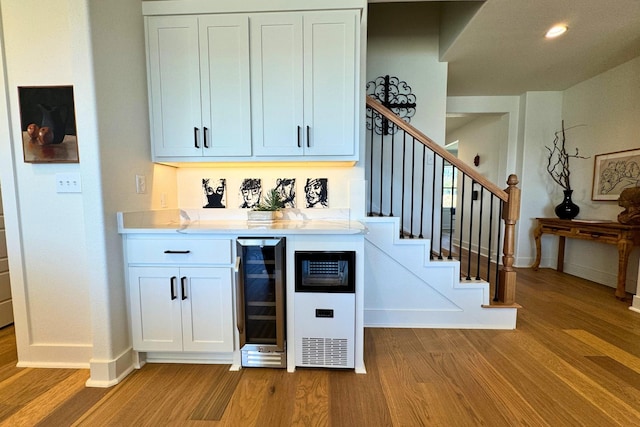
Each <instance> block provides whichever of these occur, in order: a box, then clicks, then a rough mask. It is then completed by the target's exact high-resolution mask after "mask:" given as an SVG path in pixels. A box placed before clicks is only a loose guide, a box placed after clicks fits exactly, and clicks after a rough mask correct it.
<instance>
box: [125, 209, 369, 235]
mask: <svg viewBox="0 0 640 427" xmlns="http://www.w3.org/2000/svg"><path fill="white" fill-rule="evenodd" d="M216 211H217V210H216ZM309 211H311V210H299V209H293V210H288V212H285V213H284V215H283V217H282V219H279V220H276V221H275V222H273V223H272V224H266V225H265V224H256V223H249V222H248V221H247V220H246V210H231V209H229V210H227V209H225V212H210V211H204V210H181V209H169V210H160V211H142V212H118V232H119V233H120V234H132V233H165V234H166V233H176V232H177V233H184V234H234V235H238V234H242V235H252V234H265V232H268V233H269V234H272V235H291V234H326V235H330V234H332V235H335V234H365V233H366V232H367V229H366V227H365V226H364V224H362V223H361V222H359V221H354V220H351V219H349V216H348V210H344V209H337V210H332V211H329V210H324V212H309Z"/></svg>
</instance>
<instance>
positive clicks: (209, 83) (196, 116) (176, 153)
mask: <svg viewBox="0 0 640 427" xmlns="http://www.w3.org/2000/svg"><path fill="white" fill-rule="evenodd" d="M147 43H148V62H149V64H148V73H149V88H150V93H149V98H150V109H151V137H152V144H153V153H154V159H156V160H158V159H159V160H162V158H165V157H202V156H205V157H211V156H249V155H251V135H250V107H249V99H250V98H249V97H250V93H249V30H248V17H247V16H245V15H204V16H154V17H149V18H147Z"/></svg>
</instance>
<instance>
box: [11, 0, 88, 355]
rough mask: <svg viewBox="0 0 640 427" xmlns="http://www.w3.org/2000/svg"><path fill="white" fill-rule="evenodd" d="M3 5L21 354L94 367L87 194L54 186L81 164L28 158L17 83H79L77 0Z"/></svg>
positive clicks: (14, 272)
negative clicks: (73, 10)
mask: <svg viewBox="0 0 640 427" xmlns="http://www.w3.org/2000/svg"><path fill="white" fill-rule="evenodd" d="M1 6H2V23H3V39H4V53H5V60H6V81H5V85H6V90H7V93H6V96H7V101H8V108H9V111H8V113H9V117H10V121H9V124H8V125H9V129H8V133H9V134H11V135H12V137H13V141H12V142H13V144H7V142H8V141H3V145H2V146H1V150H2V153H1V156H2V157H7V158H11V157H13V158H14V159H15V163H14V164H12V165H10V168H11V169H10V170H3V171H2V174H3V182H4V181H5V179H4V176H6V175H11V177H10V178H8V179H10V180H13V181H14V182H15V187H13V186H11V187H13V188H11V189H10V190H9V192H8V194H6V195H5V197H8V198H11V199H13V200H12V202H13V203H10V204H9V206H7V208H17V212H15V211H14V212H11V214H15V216H12V215H9V216H8V218H7V228H10V229H12V230H13V232H14V233H16V234H14V239H11V241H10V242H9V247H10V248H9V251H10V252H9V253H10V262H11V273H12V291H13V295H14V312H15V319H16V334H17V341H18V352H19V359H20V362H21V364H23V365H29V364H36V363H40V362H44V363H49V362H52V363H55V362H64V363H69V364H70V365H76V366H88V360H89V357H90V355H91V333H92V331H91V324H90V318H91V313H90V293H89V287H88V286H87V284H88V282H89V277H90V272H89V263H88V259H87V252H88V250H87V246H86V242H85V233H86V230H85V223H84V215H85V212H84V203H83V195H82V194H58V193H56V191H55V174H56V173H61V172H63V173H67V172H76V173H79V172H80V166H79V165H78V164H30V163H24V162H23V161H22V159H23V153H22V132H21V127H20V115H19V103H18V90H17V87H18V86H40V85H68V84H73V83H74V79H73V70H72V64H73V42H72V40H71V33H70V31H69V26H70V21H69V16H70V10H69V6H70V5H69V2H68V1H66V0H53V1H50V2H46V3H44V4H43V3H42V2H38V1H35V0H25V1H20V2H17V1H2V2H1ZM34 11H38V13H34ZM25 29H28V31H25ZM36 64H43V65H36ZM76 108H77V107H76ZM83 137H84V135H80V136H79V138H78V139H79V140H80V143H79V144H80V148H79V151H80V158H81V159H82V158H83V156H84V155H86V151H85V145H84V140H83ZM3 189H5V187H4V186H3ZM11 190H14V191H11ZM11 205H13V206H11ZM16 220H17V221H19V222H17V223H16ZM16 235H19V236H20V241H19V242H16V241H15V236H16ZM14 255H15V256H14ZM78 320H79V321H78Z"/></svg>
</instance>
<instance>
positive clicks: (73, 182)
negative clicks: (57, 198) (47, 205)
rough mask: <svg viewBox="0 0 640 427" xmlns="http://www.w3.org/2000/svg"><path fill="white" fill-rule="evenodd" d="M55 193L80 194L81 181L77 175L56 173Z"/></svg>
mask: <svg viewBox="0 0 640 427" xmlns="http://www.w3.org/2000/svg"><path fill="white" fill-rule="evenodd" d="M56 192H58V193H82V180H81V179H80V174H79V173H57V174H56Z"/></svg>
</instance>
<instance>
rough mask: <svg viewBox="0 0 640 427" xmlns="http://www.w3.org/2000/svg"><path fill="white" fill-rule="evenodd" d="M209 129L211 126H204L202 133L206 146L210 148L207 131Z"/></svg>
mask: <svg viewBox="0 0 640 427" xmlns="http://www.w3.org/2000/svg"><path fill="white" fill-rule="evenodd" d="M208 130H209V128H207V127H204V128H202V134H203V135H204V148H209V144H207V131H208Z"/></svg>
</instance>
